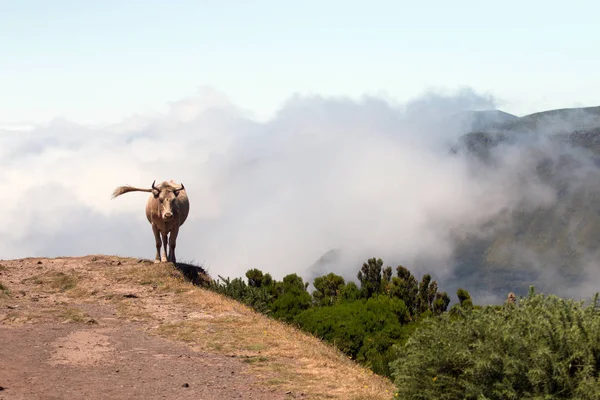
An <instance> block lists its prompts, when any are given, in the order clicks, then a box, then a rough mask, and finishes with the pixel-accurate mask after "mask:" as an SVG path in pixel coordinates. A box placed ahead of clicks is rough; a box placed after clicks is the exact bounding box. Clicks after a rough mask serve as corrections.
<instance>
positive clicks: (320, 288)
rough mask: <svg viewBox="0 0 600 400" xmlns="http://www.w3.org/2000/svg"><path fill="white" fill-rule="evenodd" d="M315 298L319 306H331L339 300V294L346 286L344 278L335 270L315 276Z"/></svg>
mask: <svg viewBox="0 0 600 400" xmlns="http://www.w3.org/2000/svg"><path fill="white" fill-rule="evenodd" d="M313 286H314V287H315V290H314V291H313V298H314V299H315V304H317V305H319V306H331V305H333V304H335V303H336V302H337V299H338V296H339V295H340V293H341V292H342V290H343V289H344V286H345V281H344V278H342V277H341V276H339V275H336V274H334V273H333V272H332V273H330V274H327V275H324V276H319V277H317V278H315V280H314V282H313Z"/></svg>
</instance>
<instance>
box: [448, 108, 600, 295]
mask: <svg viewBox="0 0 600 400" xmlns="http://www.w3.org/2000/svg"><path fill="white" fill-rule="evenodd" d="M508 115H510V114H508ZM505 120H506V123H504V124H501V125H498V124H497V123H496V122H495V120H494V119H492V120H491V121H492V122H490V123H488V124H487V125H486V124H485V121H483V119H482V118H479V120H478V124H477V125H478V128H480V129H479V130H476V131H471V132H469V133H467V134H465V135H464V136H462V137H461V138H460V140H459V143H458V144H457V145H456V146H455V147H454V148H453V149H452V153H454V154H468V155H469V156H471V157H473V156H474V157H473V158H474V159H475V160H476V161H474V162H479V163H482V165H485V166H487V167H488V168H491V169H492V170H493V168H495V166H496V165H497V164H499V163H500V162H499V160H500V159H501V158H502V156H503V154H506V152H508V151H515V149H518V150H519V151H523V152H525V153H523V154H524V155H525V157H524V160H525V161H522V162H523V163H524V164H527V165H526V166H524V167H523V169H522V170H519V172H520V173H521V174H523V175H524V176H526V177H527V178H526V179H529V180H531V181H534V180H535V181H538V182H541V183H543V184H544V185H548V186H549V187H550V188H551V189H552V191H553V193H554V195H555V196H556V201H555V202H554V203H553V204H551V205H549V206H545V207H542V206H539V207H536V208H534V209H530V208H528V207H526V206H523V207H517V208H516V209H512V210H507V212H506V213H502V214H501V215H497V216H496V217H495V218H494V219H493V220H491V221H489V223H488V224H489V225H488V226H486V230H487V231H491V232H492V234H490V235H487V236H483V237H482V236H477V237H475V236H472V237H469V238H467V239H463V240H461V241H460V242H458V243H457V248H456V251H455V256H454V261H455V273H456V277H455V281H454V282H455V284H456V285H461V284H462V285H464V286H466V287H467V288H468V289H469V290H470V291H471V292H472V293H474V294H477V293H482V294H483V293H488V294H489V293H493V294H495V295H497V296H499V297H503V296H505V295H506V293H508V292H510V291H513V292H515V293H519V294H525V293H526V292H527V288H528V286H529V285H530V284H534V285H536V287H538V288H540V289H541V290H549V291H553V292H557V293H563V294H567V291H568V290H571V291H570V292H568V294H571V295H576V293H573V291H572V289H573V288H574V287H576V286H578V285H582V284H585V283H589V278H590V274H593V271H594V269H597V268H598V267H596V266H600V252H599V250H600V169H599V166H600V163H599V160H600V107H588V108H574V109H561V110H551V111H546V112H541V113H536V114H531V115H527V116H524V117H521V118H517V117H515V118H512V117H510V118H505ZM482 121H483V122H482ZM528 174H529V175H528ZM592 283H593V282H592ZM581 295H585V294H584V293H582V294H581Z"/></svg>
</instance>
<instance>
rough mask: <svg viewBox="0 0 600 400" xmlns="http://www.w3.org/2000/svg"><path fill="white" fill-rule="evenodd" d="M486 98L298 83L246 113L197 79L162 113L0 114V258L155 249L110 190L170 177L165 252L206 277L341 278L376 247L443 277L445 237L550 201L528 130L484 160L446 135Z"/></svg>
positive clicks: (127, 198) (136, 204)
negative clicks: (41, 120) (307, 88)
mask: <svg viewBox="0 0 600 400" xmlns="http://www.w3.org/2000/svg"><path fill="white" fill-rule="evenodd" d="M495 106H496V104H495V100H494V99H493V98H492V97H490V96H484V95H480V94H477V93H475V92H474V91H472V90H470V89H465V90H462V91H459V92H457V93H453V94H451V95H440V94H426V95H424V96H422V97H421V98H418V99H415V100H414V101H411V102H409V103H407V104H400V105H393V104H391V103H390V102H388V101H385V100H382V99H379V98H376V97H364V98H362V99H360V100H352V99H347V98H325V97H320V96H304V97H300V96H296V97H292V98H291V99H289V100H288V101H287V102H286V103H285V104H284V105H283V107H282V108H281V109H280V110H279V112H278V113H277V115H276V116H275V117H274V118H273V119H271V120H268V121H266V122H256V121H254V120H253V119H251V118H250V117H249V114H248V112H246V111H245V110H242V109H240V108H238V107H237V106H235V105H234V104H231V103H230V102H229V101H228V99H227V98H226V96H224V95H223V94H221V93H218V92H216V91H213V90H210V89H206V88H205V89H202V90H201V91H199V93H198V95H197V96H195V97H192V98H187V99H183V100H181V101H178V102H173V103H170V104H169V108H168V111H167V112H165V113H162V114H154V115H136V116H132V117H131V118H130V119H128V120H125V121H122V122H119V123H116V124H113V125H109V126H106V127H103V128H97V127H96V128H91V127H85V126H81V125H78V124H75V123H73V122H70V121H66V120H62V119H56V120H53V121H51V122H50V123H49V124H47V125H46V126H43V127H36V128H34V129H31V130H9V129H4V130H1V131H0V185H2V188H3V192H4V193H5V197H4V201H3V217H4V218H3V220H4V223H3V224H1V225H0V258H4V259H7V258H18V257H29V256H47V257H53V256H77V255H85V254H96V253H104V254H119V255H122V256H132V257H145V258H153V257H154V251H155V249H154V240H153V235H152V231H151V228H150V226H149V224H148V222H147V221H146V219H145V215H144V205H145V201H146V198H147V194H145V193H131V194H127V195H124V196H122V197H119V198H118V199H114V200H111V199H110V194H111V192H112V190H113V189H114V188H115V187H116V186H119V185H124V184H132V185H134V186H150V184H151V183H152V181H153V180H155V179H156V180H157V181H161V180H169V179H174V180H175V181H177V182H183V183H184V184H185V186H186V189H187V191H188V195H189V197H190V202H191V211H190V216H189V219H188V221H187V222H186V224H185V225H184V226H183V227H182V229H181V231H180V235H179V239H178V247H177V254H178V259H179V260H181V261H184V260H195V261H197V262H201V263H203V264H204V266H205V267H206V268H207V269H208V271H209V273H210V274H211V275H212V276H214V277H216V276H217V274H218V275H222V276H231V277H235V276H243V274H244V273H245V271H246V270H247V269H249V268H260V269H262V270H264V271H268V272H271V274H272V275H273V276H274V277H275V278H277V279H280V278H282V277H283V276H284V275H286V274H288V273H292V272H297V273H299V274H301V275H302V276H304V277H305V278H308V279H312V278H313V277H314V276H315V274H319V273H322V272H329V271H332V270H333V271H335V272H337V273H339V274H341V275H343V276H344V277H345V278H347V279H354V278H355V276H356V272H357V271H358V269H359V268H360V265H361V264H362V262H363V261H365V260H366V259H367V258H369V257H373V256H377V257H381V258H383V259H384V261H385V262H386V264H389V265H393V266H395V265H398V264H403V265H405V266H407V267H409V268H410V269H411V270H413V268H414V269H416V271H415V272H417V273H419V274H420V273H424V272H433V274H434V276H435V277H436V278H438V279H441V280H442V282H443V279H444V277H447V276H450V275H451V274H452V263H451V261H450V259H451V255H452V252H453V248H454V246H455V243H456V240H457V237H458V238H460V237H463V236H464V235H468V234H485V229H484V228H482V227H483V226H485V223H486V222H488V221H489V220H491V219H492V218H495V217H496V216H497V215H498V214H500V213H503V212H507V210H512V209H515V208H523V207H526V208H527V207H529V208H532V209H533V208H535V207H539V206H540V205H545V204H546V205H550V204H553V202H555V201H556V193H555V192H554V191H553V190H551V188H550V187H549V185H548V184H547V183H545V182H543V181H541V180H540V179H539V178H538V177H536V176H535V174H533V173H531V170H532V168H533V169H534V167H533V166H532V165H531V160H532V159H531V155H532V154H533V153H532V152H534V151H542V152H543V148H542V150H540V147H539V145H540V143H535V144H532V145H530V146H529V147H527V146H526V147H524V148H525V150H524V148H523V147H518V146H512V147H511V146H507V147H506V148H503V149H502V152H500V151H498V152H497V153H495V154H496V156H495V158H494V165H493V166H489V165H488V166H486V165H485V164H483V163H481V162H478V161H475V160H473V158H472V157H470V156H469V155H467V154H463V153H458V154H454V153H452V152H450V151H449V149H450V147H451V146H452V145H453V144H455V143H456V142H457V141H458V139H459V137H460V136H461V135H462V134H463V133H465V130H466V129H468V128H469V127H470V124H471V122H469V121H466V122H465V121H462V122H461V121H460V120H458V119H456V118H454V116H456V114H459V113H461V112H463V111H467V110H474V109H475V110H477V109H481V110H487V109H494V108H495ZM449 121H454V122H453V123H450V122H449ZM324 255H326V256H325V257H323V256H324ZM322 257H323V258H322ZM319 259H321V261H320V262H317V260H319ZM421 265H426V266H428V268H429V269H430V270H429V271H426V270H424V269H423V270H420V268H421V267H420V266H421ZM431 269H433V271H432V270H431ZM442 289H443V288H442Z"/></svg>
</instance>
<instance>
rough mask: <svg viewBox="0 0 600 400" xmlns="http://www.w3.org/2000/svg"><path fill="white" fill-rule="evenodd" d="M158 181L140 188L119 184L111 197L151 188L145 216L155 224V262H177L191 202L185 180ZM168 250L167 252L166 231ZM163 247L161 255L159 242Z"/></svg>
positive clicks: (145, 190) (153, 229) (147, 190)
mask: <svg viewBox="0 0 600 400" xmlns="http://www.w3.org/2000/svg"><path fill="white" fill-rule="evenodd" d="M155 183H156V181H154V182H152V186H151V188H150V189H141V188H136V187H132V186H129V185H127V186H119V187H118V188H116V189H115V191H114V192H113V195H112V198H113V199H114V198H115V197H117V196H120V195H122V194H124V193H129V192H150V193H152V194H151V195H150V198H149V199H148V202H147V203H146V218H148V222H150V224H151V225H152V231H153V232H154V238H155V240H156V257H155V260H154V262H155V263H159V262H167V261H171V262H172V263H175V262H176V259H175V245H176V242H177V234H178V233H179V228H180V227H181V225H183V223H184V222H185V220H186V219H187V216H188V213H189V211H190V203H189V200H188V197H187V193H186V191H185V187H184V186H183V184H181V185H178V184H176V183H175V182H173V181H172V180H171V181H169V182H167V181H165V182H163V183H161V184H159V185H158V186H154V184H155ZM169 233H170V234H171V235H170V236H169V238H168V243H169V254H168V256H167V235H168V234H169ZM161 236H162V245H163V247H164V254H163V255H162V257H161V254H160V246H161Z"/></svg>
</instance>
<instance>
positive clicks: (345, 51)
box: [0, 0, 600, 124]
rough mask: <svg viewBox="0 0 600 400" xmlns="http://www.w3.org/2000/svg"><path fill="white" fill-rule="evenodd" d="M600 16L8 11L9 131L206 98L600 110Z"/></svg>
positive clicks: (464, 7)
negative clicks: (423, 101)
mask: <svg viewBox="0 0 600 400" xmlns="http://www.w3.org/2000/svg"><path fill="white" fill-rule="evenodd" d="M284 4H285V5H284ZM599 12H600V6H598V5H597V4H595V3H594V2H592V1H586V2H583V1H579V2H577V1H572V2H568V3H567V2H561V3H554V2H551V1H527V2H516V1H501V2H493V3H490V2H481V1H479V2H476V1H450V2H447V1H430V2H420V3H418V2H416V1H414V0H413V1H410V2H405V1H398V0H397V1H360V2H359V1H349V0H345V1H337V0H329V1H324V0H321V1H312V0H303V1H298V2H282V1H269V0H245V1H233V0H230V1H227V0H220V1H208V0H207V1H203V0H197V1H185V0H180V1H173V2H167V1H155V0H144V1H132V0H130V1H124V0H121V1H112V0H106V1H101V2H100V1H98V2H91V1H65V0H55V1H46V0H44V1H41V0H40V1H35V0H21V1H5V0H0V123H3V124H10V123H44V122H47V121H49V120H50V119H52V118H53V117H56V116H64V117H66V118H69V119H72V120H75V121H78V122H82V123H100V122H114V121H118V120H120V119H122V118H124V117H126V116H128V115H130V114H133V113H138V112H146V111H150V110H163V109H164V108H165V107H166V105H167V103H168V102H171V101H177V100H179V99H181V98H184V97H186V96H190V95H194V94H195V93H196V91H197V89H198V87H201V86H211V87H213V88H215V89H217V90H219V91H222V92H223V93H225V94H226V95H227V96H228V97H229V98H230V99H231V101H233V102H234V103H235V104H237V105H239V106H241V107H244V108H247V109H250V110H253V111H255V112H256V113H257V115H258V116H260V117H266V116H269V115H271V114H272V113H273V112H274V111H276V110H277V109H278V108H279V107H280V106H282V104H283V102H284V101H285V100H286V99H287V98H289V97H290V96H292V95H293V94H294V93H301V94H307V93H317V94H321V95H326V96H340V95H345V96H352V97H359V96H361V95H363V94H376V95H377V94H381V95H385V96H387V97H389V98H392V99H394V100H396V101H399V102H404V101H407V100H409V99H411V98H414V97H416V96H419V95H420V94H422V93H423V92H425V91H427V90H430V89H434V90H444V91H453V90H456V89H458V88H460V87H463V86H470V87H472V88H474V89H475V90H476V91H477V92H480V93H489V94H492V95H494V96H495V97H496V98H497V100H498V102H499V108H501V109H503V110H505V111H509V112H512V113H515V114H518V115H522V114H526V113H529V112H534V111H540V110H544V109H549V108H561V107H573V106H578V105H584V106H591V105H600V101H598V93H600V74H598V71H600V53H599V52H598V50H597V49H598V45H599V44H600V43H599V42H598V38H600V27H599V26H600V25H598V24H597V17H596V16H597V15H598V13H599Z"/></svg>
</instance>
